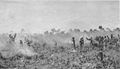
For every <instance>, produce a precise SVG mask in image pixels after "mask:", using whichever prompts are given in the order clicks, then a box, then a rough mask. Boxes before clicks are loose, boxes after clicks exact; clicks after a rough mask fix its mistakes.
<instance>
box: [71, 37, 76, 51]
mask: <svg viewBox="0 0 120 69" xmlns="http://www.w3.org/2000/svg"><path fill="white" fill-rule="evenodd" d="M72 42H73V47H74V49H76V46H75V37H72Z"/></svg>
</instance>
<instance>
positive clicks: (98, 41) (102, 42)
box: [72, 34, 120, 61]
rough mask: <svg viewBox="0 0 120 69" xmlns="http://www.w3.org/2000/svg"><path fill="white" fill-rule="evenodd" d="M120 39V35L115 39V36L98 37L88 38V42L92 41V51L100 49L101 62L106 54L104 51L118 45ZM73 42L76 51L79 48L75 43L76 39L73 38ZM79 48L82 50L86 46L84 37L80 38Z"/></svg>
mask: <svg viewBox="0 0 120 69" xmlns="http://www.w3.org/2000/svg"><path fill="white" fill-rule="evenodd" d="M119 39H120V35H119V34H118V36H117V37H115V36H114V35H113V34H111V35H110V36H108V35H107V36H96V37H95V38H93V37H90V38H87V37H86V40H88V41H90V44H89V45H90V46H91V47H92V49H95V48H98V49H99V53H98V56H99V57H100V61H103V56H104V53H103V51H104V50H105V48H107V47H109V45H117V44H118V42H119ZM72 42H73V47H74V49H76V48H77V46H76V43H75V37H72ZM79 46H80V48H81V49H80V50H82V48H83V47H84V46H85V40H84V38H83V37H81V38H80V40H79Z"/></svg>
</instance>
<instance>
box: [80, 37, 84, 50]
mask: <svg viewBox="0 0 120 69" xmlns="http://www.w3.org/2000/svg"><path fill="white" fill-rule="evenodd" d="M83 45H84V38H83V37H82V38H80V47H81V49H82V48H83Z"/></svg>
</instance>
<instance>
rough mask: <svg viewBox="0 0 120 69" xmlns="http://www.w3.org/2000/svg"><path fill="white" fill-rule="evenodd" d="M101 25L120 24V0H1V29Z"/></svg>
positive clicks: (17, 29)
mask: <svg viewBox="0 0 120 69" xmlns="http://www.w3.org/2000/svg"><path fill="white" fill-rule="evenodd" d="M99 25H102V26H103V27H109V28H115V27H120V23H119V2H118V1H117V0H116V1H114V0H113V1H112V0H111V1H92V0H91V1H88V0H86V1H78V0H76V1H75V0H74V1H72V0H71V1H65V0H62V1H57V0H54V1H47V0H45V1H43V0H0V32H9V31H11V30H13V31H15V32H18V31H20V29H21V28H24V29H25V30H27V31H29V32H32V33H34V32H41V33H42V32H44V31H46V30H50V29H51V28H60V29H63V30H68V29H69V28H79V29H80V30H84V29H86V30H88V29H90V28H93V29H94V28H97V27H98V26H99Z"/></svg>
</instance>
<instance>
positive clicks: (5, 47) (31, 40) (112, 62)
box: [0, 29, 120, 69]
mask: <svg viewBox="0 0 120 69" xmlns="http://www.w3.org/2000/svg"><path fill="white" fill-rule="evenodd" d="M119 34H120V30H119V29H115V30H113V31H105V30H99V31H89V32H78V31H72V32H67V33H61V32H59V33H55V34H54V33H48V34H34V35H30V34H20V33H17V36H16V35H15V34H1V35H0V69H120V36H119ZM73 37H74V38H73Z"/></svg>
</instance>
